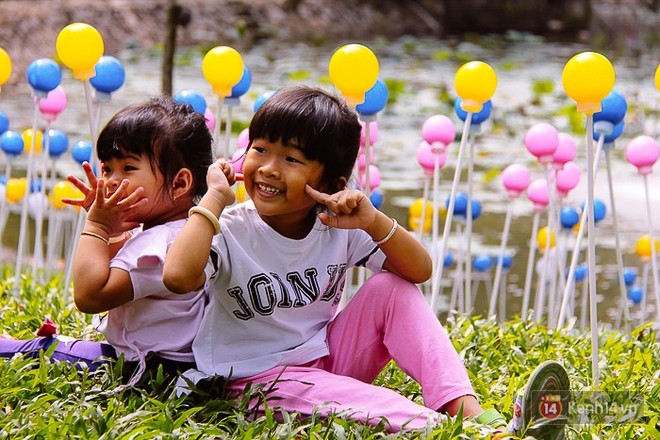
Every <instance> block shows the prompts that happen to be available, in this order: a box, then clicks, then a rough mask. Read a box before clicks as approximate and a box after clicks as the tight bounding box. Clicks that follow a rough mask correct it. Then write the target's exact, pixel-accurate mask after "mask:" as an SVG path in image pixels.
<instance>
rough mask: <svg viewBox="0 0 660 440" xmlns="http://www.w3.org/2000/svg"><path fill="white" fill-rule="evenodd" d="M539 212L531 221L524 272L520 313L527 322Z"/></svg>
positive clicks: (537, 211)
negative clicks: (530, 234)
mask: <svg viewBox="0 0 660 440" xmlns="http://www.w3.org/2000/svg"><path fill="white" fill-rule="evenodd" d="M540 216H541V211H540V210H536V211H535V212H534V219H533V221H532V236H531V238H530V240H529V255H528V256H527V271H526V272H525V287H524V290H523V303H522V309H521V312H520V315H521V318H522V319H523V321H526V320H527V311H528V310H529V296H530V291H531V288H532V276H533V269H534V259H535V258H536V235H537V234H538V230H539V222H540Z"/></svg>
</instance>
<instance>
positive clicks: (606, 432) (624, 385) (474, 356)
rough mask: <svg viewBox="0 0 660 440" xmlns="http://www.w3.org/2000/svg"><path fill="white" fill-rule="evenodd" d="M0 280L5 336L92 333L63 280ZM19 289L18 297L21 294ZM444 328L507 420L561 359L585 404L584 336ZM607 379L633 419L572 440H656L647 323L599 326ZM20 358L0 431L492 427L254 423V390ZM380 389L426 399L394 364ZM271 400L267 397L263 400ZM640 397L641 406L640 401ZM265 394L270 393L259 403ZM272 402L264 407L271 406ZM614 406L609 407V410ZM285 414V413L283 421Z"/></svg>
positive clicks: (261, 434)
mask: <svg viewBox="0 0 660 440" xmlns="http://www.w3.org/2000/svg"><path fill="white" fill-rule="evenodd" d="M3 275H4V276H3V278H4V280H3V281H0V292H1V293H0V294H1V295H2V300H1V301H0V304H1V306H0V316H2V322H3V332H4V333H6V334H9V335H12V336H14V337H20V338H29V337H32V335H33V334H34V331H35V330H36V329H37V328H38V327H39V325H40V324H41V322H42V320H43V318H44V317H45V316H50V317H51V318H52V319H53V320H54V321H55V322H57V323H58V324H59V330H60V333H62V334H66V335H70V336H75V337H80V338H88V339H95V338H97V339H98V338H99V335H97V334H95V333H94V331H93V330H92V329H91V328H90V325H89V323H90V320H91V319H90V317H89V316H86V315H84V314H82V313H79V312H78V311H76V310H75V307H74V306H73V304H72V301H71V295H70V292H69V291H64V290H63V289H62V288H61V287H59V283H60V282H61V280H60V279H59V278H55V279H53V280H52V281H50V282H48V283H44V284H40V285H36V286H35V285H33V283H32V280H31V278H29V277H24V278H23V279H22V282H21V286H20V291H19V290H18V289H16V288H15V286H14V283H13V280H12V274H11V273H10V272H8V271H6V272H5V273H4V274H3ZM18 292H20V293H18ZM446 328H447V330H448V332H449V333H450V337H451V338H452V340H453V342H454V344H455V346H456V348H457V350H458V351H459V353H460V355H461V356H462V358H463V359H464V360H465V365H466V367H467V370H468V372H469V375H470V377H471V379H472V382H473V385H474V387H475V390H476V392H477V394H478V395H479V398H480V400H481V402H482V405H483V406H484V407H486V408H489V407H495V408H497V409H498V410H499V411H500V412H501V413H502V414H504V415H505V417H507V418H509V417H510V416H511V413H512V396H513V394H514V393H515V391H516V390H517V389H519V388H521V387H522V386H523V385H524V383H525V381H526V379H527V377H528V376H529V375H530V373H531V371H532V369H533V368H534V367H535V366H536V365H538V364H539V363H541V362H542V361H544V360H547V359H557V360H559V361H561V362H562V363H563V364H564V365H565V366H566V367H567V369H568V371H569V375H570V378H571V381H572V386H571V388H572V390H573V391H574V392H575V393H574V408H576V407H577V404H579V405H582V406H585V405H586V404H588V403H589V401H588V394H587V393H586V392H587V391H589V390H593V389H594V387H593V386H592V380H591V345H590V338H589V336H588V335H583V334H573V333H571V332H569V331H568V330H561V331H552V330H549V329H547V328H546V327H544V326H542V325H536V324H533V323H529V322H522V321H520V320H512V321H509V322H506V323H504V324H497V323H495V322H493V321H487V320H484V319H480V318H469V319H467V318H460V319H455V320H450V321H449V322H448V323H447V325H446ZM599 344H600V367H601V381H600V385H599V387H598V389H599V390H602V391H604V394H605V396H606V399H609V401H608V402H607V404H608V405H610V407H614V408H616V407H627V408H631V407H633V408H635V409H636V410H637V412H636V413H635V414H634V415H633V416H632V417H631V419H629V420H626V421H623V422H621V421H619V422H615V421H613V420H612V419H611V411H610V412H606V411H603V412H601V413H594V414H591V415H590V417H589V420H590V421H591V423H590V424H582V425H578V424H572V425H571V426H570V427H569V429H568V433H567V437H568V438H569V439H628V438H635V439H643V438H652V439H660V432H659V431H658V413H660V396H659V395H660V381H659V380H658V375H659V374H660V373H659V372H660V349H659V346H658V343H657V340H656V335H655V334H654V332H653V331H652V329H651V326H650V325H645V326H642V327H640V328H638V329H635V330H634V331H633V332H632V333H631V334H630V335H622V334H619V333H614V332H608V331H604V330H603V331H602V332H601V334H600V341H599ZM47 355H48V353H44V355H43V356H42V357H41V358H40V359H25V358H22V357H16V358H14V359H11V360H0V438H30V439H39V438H43V439H59V438H81V439H87V438H103V439H152V438H162V439H206V438H223V439H224V438H231V439H251V438H269V439H271V438H272V439H285V438H305V439H307V438H310V439H321V438H324V439H325V438H329V439H362V438H368V439H371V438H433V439H450V438H488V437H489V430H488V429H487V428H485V427H482V426H478V425H475V424H473V423H471V422H470V421H464V420H461V418H460V417H456V418H454V419H450V420H448V421H447V422H444V423H443V424H441V425H438V426H437V427H433V428H429V429H428V430H427V431H425V432H408V433H403V434H397V435H392V434H390V435H388V434H387V433H386V432H385V431H384V430H383V429H382V427H376V428H374V427H367V426H364V425H361V424H359V423H355V422H353V421H351V420H348V419H346V418H344V417H342V416H341V415H336V416H334V417H331V418H326V419H320V418H318V417H301V416H299V415H296V414H286V413H281V412H278V411H276V410H271V409H268V408H267V409H266V412H265V415H262V416H259V417H258V418H256V419H254V417H251V415H252V414H254V406H253V404H252V403H250V402H251V401H252V400H253V399H252V398H254V397H258V396H260V395H261V396H262V395H263V392H262V390H259V389H255V390H253V391H252V392H251V393H250V395H249V397H248V398H246V399H245V400H241V401H228V400H221V399H212V398H207V399H204V398H202V399H198V400H199V401H197V402H193V401H190V400H185V399H182V398H176V397H175V396H174V394H173V391H172V388H171V387H168V386H166V384H163V383H159V381H162V377H159V376H157V377H155V378H154V379H153V380H152V385H153V388H154V389H157V390H158V391H145V390H142V391H135V390H133V391H130V390H129V391H122V392H119V393H114V394H113V393H111V392H109V391H111V390H113V389H114V388H115V387H117V386H118V385H120V378H119V373H118V371H119V368H118V367H115V368H108V369H107V370H105V369H104V370H101V371H97V372H94V373H90V372H87V371H82V372H81V371H78V370H76V369H75V367H74V366H72V365H69V364H66V363H57V362H50V361H48V360H47ZM376 383H377V385H380V386H385V387H390V388H393V389H395V390H397V391H399V392H400V393H402V394H404V395H406V396H408V397H409V398H410V399H412V400H415V401H417V402H420V403H421V393H420V388H419V386H418V385H417V383H415V382H414V381H412V380H411V379H410V378H409V377H407V376H406V375H405V374H404V373H403V372H402V371H401V370H399V369H398V368H397V367H396V365H394V364H393V363H391V364H390V365H388V367H387V368H386V369H385V370H384V371H383V372H382V373H381V375H380V376H379V377H378V379H377V381H376ZM262 397H263V396H262ZM639 399H643V405H642V404H640V400H639ZM261 402H263V399H262V400H261ZM263 406H265V405H263ZM608 408H609V407H608ZM282 420H284V421H282Z"/></svg>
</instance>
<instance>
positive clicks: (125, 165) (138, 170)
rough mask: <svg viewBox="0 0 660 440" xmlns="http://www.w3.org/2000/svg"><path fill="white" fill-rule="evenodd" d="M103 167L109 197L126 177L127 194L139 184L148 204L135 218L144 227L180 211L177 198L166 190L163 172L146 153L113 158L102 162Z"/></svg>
mask: <svg viewBox="0 0 660 440" xmlns="http://www.w3.org/2000/svg"><path fill="white" fill-rule="evenodd" d="M102 169H103V181H104V182H105V185H106V197H109V196H110V195H112V194H113V193H114V192H115V191H116V190H117V187H118V186H119V184H120V183H121V182H122V180H124V179H126V180H128V182H129V185H128V190H127V191H128V194H130V193H132V192H133V191H135V190H136V189H137V188H139V187H142V188H143V189H144V196H145V197H146V198H147V200H148V203H147V204H146V206H144V207H143V208H142V209H140V211H139V212H137V213H136V214H135V216H134V217H135V218H134V220H136V221H138V222H140V223H144V227H145V229H147V228H149V227H150V226H153V225H155V224H162V223H165V222H167V221H171V220H174V218H172V216H173V215H175V214H176V213H178V212H179V211H180V210H177V209H175V205H176V202H175V200H174V199H173V198H172V197H171V196H170V195H169V194H168V193H167V192H166V191H165V190H164V187H163V185H164V178H163V175H162V174H161V172H160V171H159V170H158V169H157V168H155V167H152V166H151V163H150V162H149V159H148V158H147V157H145V156H144V155H140V156H138V155H132V154H129V155H127V156H123V157H112V158H110V159H107V160H106V161H104V162H103V168H102Z"/></svg>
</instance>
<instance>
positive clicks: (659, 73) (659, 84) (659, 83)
mask: <svg viewBox="0 0 660 440" xmlns="http://www.w3.org/2000/svg"><path fill="white" fill-rule="evenodd" d="M1 83H2V81H0V84H1ZM655 88H656V89H658V92H660V64H658V67H657V68H656V69H655Z"/></svg>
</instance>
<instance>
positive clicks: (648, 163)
mask: <svg viewBox="0 0 660 440" xmlns="http://www.w3.org/2000/svg"><path fill="white" fill-rule="evenodd" d="M658 158H660V146H659V145H658V143H657V142H656V141H655V139H653V138H652V137H651V136H646V135H642V136H637V137H636V138H635V139H633V140H632V141H630V143H629V144H628V146H627V147H626V159H627V160H628V162H630V163H631V164H633V165H635V166H636V167H637V172H638V173H639V174H649V173H650V172H651V171H653V165H655V163H656V162H657V161H658Z"/></svg>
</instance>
